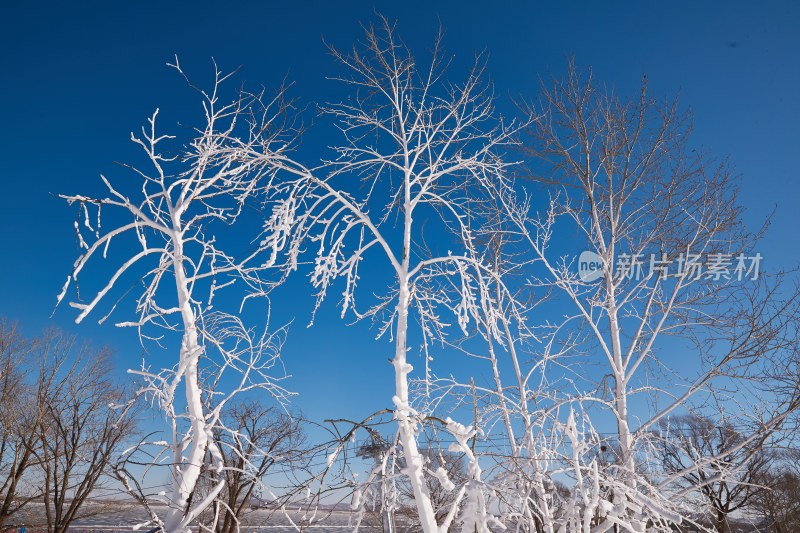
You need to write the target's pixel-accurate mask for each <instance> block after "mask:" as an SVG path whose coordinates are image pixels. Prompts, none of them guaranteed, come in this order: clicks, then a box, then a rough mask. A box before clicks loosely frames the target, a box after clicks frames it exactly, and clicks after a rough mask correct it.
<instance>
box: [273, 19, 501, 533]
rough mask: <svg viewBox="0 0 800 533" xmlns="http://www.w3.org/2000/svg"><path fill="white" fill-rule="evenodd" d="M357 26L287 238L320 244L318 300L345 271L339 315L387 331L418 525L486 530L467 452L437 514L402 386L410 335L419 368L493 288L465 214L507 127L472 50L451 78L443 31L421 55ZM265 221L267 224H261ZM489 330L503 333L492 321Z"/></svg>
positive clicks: (478, 206) (496, 180)
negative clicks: (359, 34)
mask: <svg viewBox="0 0 800 533" xmlns="http://www.w3.org/2000/svg"><path fill="white" fill-rule="evenodd" d="M365 33H366V38H365V41H364V42H363V43H362V44H360V45H357V46H356V47H354V49H353V50H352V52H350V53H343V52H340V51H339V50H337V49H335V48H331V52H332V54H333V56H334V57H335V58H336V60H337V61H338V62H339V63H340V64H341V66H342V68H343V70H344V73H343V74H342V75H341V77H340V78H339V79H340V81H342V82H344V83H345V84H347V86H349V87H350V88H352V89H353V93H352V94H351V96H350V98H349V99H347V100H346V101H344V102H342V103H338V104H328V105H325V106H323V108H322V110H323V112H324V114H325V115H327V116H328V117H332V118H333V119H335V121H336V123H337V126H338V128H339V130H340V132H341V135H342V137H343V141H342V142H341V143H340V144H338V145H336V148H335V150H336V157H335V158H334V159H332V160H330V161H328V162H327V164H326V165H325V167H323V169H322V170H320V171H318V172H317V174H316V175H314V176H311V175H309V176H307V177H304V178H302V179H301V180H299V181H298V182H297V183H296V186H295V190H296V191H297V192H296V194H292V195H291V196H289V198H288V199H287V200H286V203H285V207H284V208H283V209H282V211H283V212H285V213H291V215H290V216H287V218H290V219H291V221H292V223H293V226H294V231H293V236H292V244H291V245H290V251H291V254H292V257H294V258H295V261H297V260H298V259H296V258H298V257H302V255H301V254H302V253H303V252H304V251H306V248H307V247H311V246H313V248H314V249H315V252H316V255H315V258H314V268H313V272H312V274H311V282H312V284H313V286H314V287H315V289H316V290H317V293H316V296H317V306H319V305H320V303H321V302H322V300H323V299H324V298H326V296H327V295H328V291H329V289H331V287H332V286H333V284H334V282H336V281H337V280H341V281H342V284H343V285H344V287H343V290H342V293H341V294H342V300H341V302H340V305H341V313H342V317H345V316H347V315H348V313H351V314H352V315H353V316H354V317H355V318H356V319H365V318H367V319H372V320H373V321H375V322H377V323H378V324H379V326H378V329H379V336H382V335H390V336H392V337H393V341H394V356H393V358H391V364H392V368H393V370H394V376H395V387H394V391H393V395H392V401H393V404H394V418H395V420H396V423H397V428H398V434H399V443H400V447H401V450H400V453H401V454H402V459H403V464H404V465H405V466H404V467H403V474H404V475H405V476H407V478H408V483H409V485H410V487H411V489H412V491H413V494H414V502H415V505H416V508H417V512H418V515H419V520H420V522H421V526H422V529H423V530H424V531H425V532H426V533H438V532H440V531H445V530H447V528H448V527H449V526H450V525H451V524H453V523H454V521H455V520H458V521H459V522H461V523H462V524H465V525H464V527H465V528H466V529H467V530H469V531H472V530H473V526H474V525H478V526H479V529H480V530H481V531H485V524H486V523H487V521H488V520H490V519H491V516H490V513H489V511H488V506H482V504H483V503H484V499H483V497H482V495H481V494H480V492H481V490H482V487H483V486H482V484H481V480H480V469H479V468H478V467H477V460H472V459H475V458H472V459H471V460H470V461H471V464H470V467H469V472H470V475H471V476H472V478H471V480H470V481H469V482H468V483H467V484H466V485H465V487H462V490H461V494H460V495H459V499H461V498H462V497H463V498H466V500H468V501H469V502H470V503H469V504H467V505H465V506H464V508H465V509H466V513H465V514H464V515H463V516H461V517H458V518H457V517H455V516H454V514H453V513H450V514H449V515H447V516H446V517H445V518H444V519H443V520H442V521H441V523H439V522H438V521H437V519H436V513H435V510H434V509H433V506H432V505H431V499H430V494H429V490H428V485H427V484H426V482H425V477H426V476H428V475H432V474H431V473H429V472H428V471H427V467H426V464H425V455H424V454H423V453H422V452H421V451H420V444H419V443H418V439H417V435H418V430H419V426H420V424H421V423H422V422H423V420H424V419H425V416H426V414H425V413H424V412H420V411H417V410H415V409H414V408H413V407H412V405H411V403H412V399H411V398H410V396H409V379H410V378H409V376H411V375H412V372H413V366H412V365H411V364H410V363H409V360H408V352H409V335H413V336H415V338H418V339H419V340H420V343H421V344H422V346H423V349H422V352H423V354H422V359H421V360H422V361H423V362H424V366H425V369H424V373H422V371H419V374H417V375H419V376H421V377H422V379H425V378H426V377H428V376H429V375H430V374H429V372H430V362H431V361H432V359H433V357H432V354H431V353H429V351H428V347H429V346H430V342H431V341H432V340H433V339H442V338H444V336H445V335H446V331H447V326H448V322H449V321H450V320H451V319H450V318H448V317H447V316H445V315H451V316H453V317H454V320H455V321H456V322H457V323H458V325H459V326H460V327H461V328H462V329H463V330H464V331H466V330H467V325H468V323H469V322H470V321H472V320H474V319H475V317H476V316H477V315H478V314H480V313H481V312H482V311H481V309H482V307H484V306H490V305H491V300H492V298H493V295H491V294H488V293H482V292H481V291H480V290H479V289H480V287H479V285H478V284H477V283H476V281H475V279H476V276H484V277H492V276H493V275H494V270H493V269H492V267H491V265H490V263H489V262H488V261H487V260H486V259H485V258H484V256H483V252H482V243H481V242H479V241H476V239H474V238H473V228H474V227H476V226H479V225H480V224H481V220H482V218H481V217H483V216H484V212H483V209H482V204H483V203H484V202H486V201H488V200H489V199H490V196H489V195H488V193H489V192H490V191H492V192H496V191H499V190H503V183H504V181H505V178H504V171H505V169H506V167H507V165H508V164H507V163H506V162H504V160H503V159H502V158H501V154H502V152H503V151H504V149H505V147H506V146H507V145H508V144H509V143H510V142H511V135H512V133H513V132H514V131H515V130H514V127H513V125H508V124H505V123H504V122H503V121H502V119H501V118H498V117H497V116H496V112H495V111H494V109H493V95H492V93H491V85H490V84H488V83H487V82H486V81H485V80H484V79H483V78H484V72H483V70H484V58H481V57H479V58H477V59H476V62H475V64H474V66H473V67H472V69H471V71H470V72H469V73H468V75H467V76H466V78H465V79H463V80H462V81H461V82H460V83H451V82H449V81H447V79H446V78H445V77H444V73H445V70H446V67H447V66H448V63H449V60H448V59H447V58H445V57H444V56H443V55H442V51H441V49H440V47H439V41H438V40H437V43H436V46H435V48H434V51H433V56H432V58H431V60H430V63H429V64H428V65H427V66H425V67H421V66H420V65H419V64H418V63H417V62H416V60H415V59H414V57H413V56H412V54H411V53H410V51H409V50H408V49H407V48H406V47H405V46H404V45H403V44H402V43H401V42H400V41H399V40H398V38H397V36H396V33H395V29H394V27H393V26H392V25H391V24H390V23H389V22H388V21H387V20H385V19H382V23H381V24H380V27H378V28H375V27H372V26H370V27H368V28H366V32H365ZM359 182H360V184H361V186H360V187H358V186H357V185H359ZM268 232H269V233H274V229H273V228H272V227H271V226H269V225H268ZM362 264H367V265H369V272H370V275H369V278H370V279H369V281H365V280H363V279H362V278H361V276H360V274H361V269H363V268H365V267H362ZM376 280H377V281H376ZM365 284H366V285H367V286H368V287H369V289H371V290H373V291H374V293H375V294H376V295H377V300H375V301H372V302H369V303H368V304H367V305H366V306H365V308H363V309H362V308H360V307H359V304H361V301H362V298H363V296H362V297H357V296H358V294H359V293H360V292H361V291H359V290H358V289H359V287H360V286H361V285H365ZM501 287H502V284H501ZM364 292H366V290H365V291H364ZM412 314H415V316H416V318H417V320H418V323H419V328H418V329H416V330H415V329H414V328H413V327H411V325H410V320H409V319H410V316H411V315H412ZM458 334H461V333H460V332H459V333H458ZM490 334H499V332H497V331H496V330H495V328H494V324H493V325H492V328H491V331H490ZM443 429H446V431H449V432H450V433H451V434H452V437H453V438H455V439H456V440H457V441H458V442H461V443H462V444H463V442H465V441H466V440H467V439H469V438H471V437H472V436H473V434H474V431H475V429H474V428H473V427H472V426H468V427H465V426H463V425H461V424H459V423H457V422H452V421H451V422H450V423H448V424H447V426H446V428H443ZM462 447H463V446H462ZM462 451H464V452H468V451H469V448H465V449H464V450H462ZM458 506H459V502H458V501H456V502H455V504H454V508H457V507H458Z"/></svg>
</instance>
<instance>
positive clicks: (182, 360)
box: [58, 59, 302, 533]
mask: <svg viewBox="0 0 800 533" xmlns="http://www.w3.org/2000/svg"><path fill="white" fill-rule="evenodd" d="M172 66H173V67H174V68H175V69H176V70H177V71H178V72H179V73H180V74H181V75H183V71H182V70H181V67H180V65H179V64H178V62H177V59H176V61H175V64H174V65H172ZM214 75H215V77H214V84H213V86H212V88H211V90H210V91H205V90H202V89H200V88H196V87H195V86H194V85H191V83H189V85H190V86H191V87H192V88H194V89H196V92H197V95H198V98H199V100H200V103H201V104H202V110H203V115H204V116H203V120H202V122H201V124H200V125H199V126H197V127H195V128H191V129H189V130H188V133H189V136H190V138H189V139H188V140H186V141H185V142H182V141H180V140H178V138H177V137H176V136H172V135H168V134H162V133H160V132H159V128H158V127H157V121H156V119H157V116H158V111H156V112H155V113H154V114H153V116H152V117H151V118H150V119H149V121H148V125H147V127H145V128H142V132H141V134H140V135H138V136H137V135H134V134H132V135H131V139H132V141H133V142H134V143H136V144H137V145H139V146H140V147H141V148H142V149H143V150H144V152H145V156H146V160H147V161H148V165H149V168H144V167H133V166H130V167H128V168H129V169H130V170H131V171H132V173H133V175H134V176H136V178H135V179H136V185H135V186H134V187H133V188H128V187H122V186H120V187H119V188H118V187H116V186H114V185H112V184H111V182H110V181H109V180H107V179H106V178H105V177H103V183H104V184H105V186H106V189H107V194H108V195H107V196H97V197H88V196H82V195H70V196H62V197H63V198H64V199H65V200H66V201H67V202H69V203H70V204H72V205H76V206H77V208H78V220H77V221H76V222H75V228H76V235H77V241H78V245H79V246H80V248H81V249H82V254H81V255H80V257H79V258H78V259H77V261H76V262H75V265H74V269H73V271H72V273H71V275H70V276H69V277H68V279H67V283H66V284H65V285H64V288H63V290H62V292H61V294H60V295H59V297H58V301H59V302H60V301H61V300H62V299H63V298H65V296H66V295H67V293H68V291H69V289H70V287H71V286H73V285H74V286H75V287H76V288H77V280H78V277H79V276H80V275H81V274H82V273H83V272H84V270H85V269H86V268H90V266H91V265H93V264H95V263H101V262H102V260H103V259H106V258H107V257H108V256H107V251H108V249H109V246H111V245H112V241H113V242H114V246H117V245H120V246H123V247H124V248H123V249H124V250H125V251H124V253H123V254H122V257H121V259H119V262H118V263H116V264H115V265H114V267H112V268H111V269H110V272H104V271H101V272H102V273H101V274H100V275H98V276H94V277H93V279H94V280H96V279H105V280H106V281H105V282H104V283H103V284H101V285H99V286H98V287H96V288H93V290H94V293H93V294H92V296H91V298H90V300H89V301H86V302H83V301H81V299H80V294H76V296H77V301H73V302H71V303H70V305H71V306H72V307H75V308H76V309H78V310H79V316H78V318H77V319H76V322H80V321H82V320H83V319H84V318H85V317H86V316H87V315H89V313H91V312H93V311H95V309H97V307H98V306H99V305H101V302H106V301H107V300H108V298H111V297H113V296H112V295H113V294H114V293H116V294H117V295H118V296H119V298H120V300H124V299H125V296H129V295H132V298H133V299H134V300H135V310H134V313H135V316H136V318H135V319H133V320H125V321H122V322H119V323H118V324H117V326H120V327H134V328H138V330H139V333H140V338H141V339H142V341H143V342H145V344H147V346H148V349H149V350H150V351H157V350H158V349H159V348H160V347H161V346H166V345H170V346H172V348H173V352H174V356H173V357H167V358H166V359H165V360H164V361H163V362H160V361H156V360H155V359H154V358H153V359H150V358H148V359H146V360H145V362H144V363H143V365H142V368H141V369H139V370H136V371H134V373H135V374H137V375H138V377H139V379H141V380H142V382H143V386H142V388H141V389H140V395H141V396H143V397H146V398H147V399H148V401H150V402H152V403H153V404H155V405H156V406H157V407H158V408H159V409H161V411H162V412H163V413H164V416H165V418H166V421H167V425H168V427H167V429H166V432H165V433H166V434H167V435H168V437H167V440H161V439H159V440H151V441H145V442H142V443H141V445H140V446H138V447H136V448H135V450H134V451H132V452H131V454H132V455H135V454H136V453H139V452H140V453H139V457H140V458H141V457H144V456H146V455H149V456H150V459H151V460H152V462H153V465H152V468H154V469H155V471H158V470H159V467H158V465H161V464H162V463H161V459H162V457H164V456H169V457H170V460H169V462H167V463H166V466H165V468H167V469H168V470H169V475H168V477H169V480H170V481H169V488H168V490H166V491H165V493H164V494H163V495H159V494H158V493H157V492H156V493H152V494H151V493H149V492H146V491H144V490H142V488H143V487H144V486H146V485H148V484H147V483H146V482H145V483H144V484H142V480H141V479H136V478H135V477H134V476H131V475H128V473H127V471H126V469H125V465H126V464H127V462H126V461H134V462H135V461H136V460H137V459H131V458H126V459H125V460H124V461H123V462H121V463H120V464H119V466H120V470H119V479H120V481H121V482H122V483H123V484H125V485H126V486H127V488H128V490H129V491H130V493H131V494H132V495H134V496H135V497H136V498H137V499H138V500H139V501H140V502H141V503H142V504H143V505H144V506H145V508H146V509H147V510H148V511H149V515H150V519H151V520H152V522H153V523H154V524H156V525H157V526H158V527H160V528H161V529H163V530H164V531H166V532H168V533H177V532H187V531H188V529H187V528H188V527H189V524H191V523H193V522H194V521H195V519H196V518H197V517H198V516H199V515H200V513H202V512H203V510H204V509H206V508H207V507H209V506H210V505H211V504H212V503H213V501H214V499H215V498H216V497H217V495H218V494H220V493H221V491H222V490H223V489H224V487H225V480H224V478H223V477H222V476H221V475H222V473H223V472H224V459H223V456H222V453H221V450H220V449H219V446H218V445H217V444H216V443H215V442H214V439H213V435H214V431H215V429H216V428H218V426H219V424H221V423H222V422H221V410H222V409H224V407H225V405H226V403H227V402H228V401H229V400H231V399H232V398H233V397H234V396H235V395H236V394H238V393H242V392H246V391H248V390H253V389H261V390H263V391H265V392H267V393H269V394H272V395H274V396H277V397H285V396H286V395H287V391H286V390H284V389H283V387H281V386H280V384H279V381H280V379H281V378H282V376H280V375H277V376H273V375H271V372H272V370H273V369H274V365H275V362H276V361H277V358H278V356H279V348H280V344H281V342H282V335H283V333H284V332H283V331H282V330H279V331H278V332H272V333H270V332H266V331H265V332H264V333H263V334H261V333H258V332H256V331H255V330H254V329H253V328H252V327H249V326H245V325H244V324H243V323H242V321H241V320H240V319H239V318H238V316H236V315H235V314H234V313H238V312H240V311H241V306H242V305H244V302H245V301H246V300H248V298H251V297H256V296H264V295H266V293H267V292H268V291H269V289H270V288H271V287H272V286H274V283H275V280H274V279H271V278H270V277H269V276H264V275H263V273H264V272H265V271H266V270H267V269H269V267H270V266H272V265H274V263H275V261H276V254H277V252H278V250H279V249H280V246H281V242H282V241H281V238H280V235H281V231H280V228H277V229H276V230H275V231H274V232H273V233H272V234H270V235H269V236H267V237H265V239H264V242H263V243H262V244H261V245H260V246H259V245H256V246H251V245H250V244H249V243H248V241H247V239H244V240H243V241H242V239H241V235H236V237H233V236H232V234H231V232H227V233H226V232H224V231H223V230H224V229H225V228H227V227H229V226H231V225H233V224H235V223H236V222H237V220H239V219H240V218H242V217H246V216H247V215H248V214H249V212H250V207H256V208H258V207H259V206H260V205H262V204H261V203H262V202H264V201H265V200H266V198H267V197H268V196H269V194H270V191H272V184H273V182H274V180H276V179H277V175H278V174H279V173H280V171H281V170H286V171H289V172H300V173H302V170H297V168H296V167H295V166H294V165H293V164H292V163H291V161H290V160H289V159H288V157H287V154H288V152H289V151H290V150H291V149H292V147H293V146H294V140H295V136H296V133H297V132H296V130H295V129H294V128H293V124H292V123H291V122H289V121H287V120H286V116H287V115H286V113H285V111H286V110H287V106H288V105H289V104H288V103H287V102H285V101H284V99H283V91H282V90H281V91H278V93H277V94H276V95H274V97H269V96H268V95H266V94H265V93H264V92H262V93H258V94H250V93H246V92H238V93H237V94H236V96H235V97H234V98H233V99H232V100H231V101H230V102H227V103H226V102H225V100H223V85H224V84H225V82H226V80H228V79H229V77H230V75H225V74H223V73H222V72H220V71H219V69H217V68H216V65H215V70H214ZM184 77H185V76H184ZM187 81H188V80H187ZM126 166H127V165H126ZM101 210H102V215H103V216H102V219H103V220H102V221H103V225H102V226H101ZM269 216H270V215H268V217H269ZM109 220H111V223H109ZM270 220H278V223H280V221H281V220H282V219H281V218H280V213H273V214H272V218H271V219H270ZM237 233H238V232H237ZM87 239H88V240H89V243H87ZM110 258H117V256H116V255H114V254H112V255H111V256H110ZM110 258H109V259H110ZM98 266H99V265H98ZM126 278H129V279H130V280H131V281H132V285H131V289H132V292H129V291H124V290H120V285H121V284H123V283H125V281H123V280H124V279H126ZM81 279H83V278H81ZM231 285H234V289H236V288H241V290H240V291H239V292H238V293H237V294H236V296H235V298H236V302H235V303H234V304H233V306H234V309H235V311H234V312H233V313H231V312H226V311H224V310H223V306H221V305H220V303H221V302H226V301H227V302H230V300H225V299H223V298H215V296H216V295H217V294H218V293H219V292H220V291H223V289H224V288H225V287H230V286H231ZM81 288H82V289H85V286H81ZM234 289H229V291H231V292H229V294H230V295H232V294H233V292H236V291H235V290H234ZM84 294H85V293H84ZM119 304H120V302H119V301H117V302H116V303H114V304H113V305H111V306H109V307H110V310H109V311H108V312H107V313H106V314H105V315H104V316H103V317H101V318H100V320H99V322H103V321H104V320H105V319H106V318H107V317H108V316H109V315H110V314H111V313H112V312H114V310H115V309H116V308H117V306H118V305H119ZM265 314H266V313H265ZM147 341H154V342H152V343H148V342H147ZM151 357H153V356H152V354H151ZM203 365H206V368H205V369H204V368H202V366H203ZM233 373H236V374H237V377H235V378H231V377H230V376H231V374H233ZM204 374H205V375H204ZM223 374H224V375H225V377H223ZM229 379H230V380H229ZM219 382H225V383H226V384H228V385H231V388H230V389H227V390H223V389H222V388H221V387H216V386H214V383H219ZM206 394H211V395H212V399H213V403H212V404H208V403H206V404H204V400H205V398H204V395H206ZM207 454H209V456H210V457H211V459H212V462H213V465H214V468H213V470H212V472H214V473H215V475H217V476H219V477H217V478H216V483H215V486H214V488H213V490H212V491H211V492H210V493H209V494H208V495H207V497H206V498H203V499H200V500H194V501H191V502H190V501H189V497H190V495H192V494H193V493H194V486H195V484H196V483H197V482H198V480H199V479H200V474H201V470H202V467H203V464H204V460H205V458H206V455H207ZM132 455H131V456H129V457H132ZM146 472H153V471H152V470H147V471H146ZM152 502H163V503H166V504H167V505H168V506H169V511H168V513H167V514H166V516H165V517H164V518H163V520H162V518H161V517H159V516H158V515H157V514H156V513H154V512H152V508H151V507H150V505H149V503H152Z"/></svg>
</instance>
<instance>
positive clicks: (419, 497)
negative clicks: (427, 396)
mask: <svg viewBox="0 0 800 533" xmlns="http://www.w3.org/2000/svg"><path fill="white" fill-rule="evenodd" d="M404 264H405V261H404ZM399 281H400V291H399V295H398V302H397V338H396V342H395V354H394V360H393V361H392V365H394V373H395V405H396V407H397V410H396V411H395V418H396V419H397V425H398V429H399V431H400V442H401V444H402V445H403V456H404V457H405V460H406V468H405V470H406V471H405V473H406V475H407V476H408V479H409V481H410V483H411V487H412V489H413V490H414V501H415V502H416V505H417V513H418V514H419V520H420V523H421V524H422V529H423V531H424V532H425V533H438V531H439V527H438V525H437V524H436V514H435V513H434V512H433V505H431V498H430V494H429V493H428V486H427V485H426V484H425V478H424V477H423V476H424V474H423V470H424V466H425V465H424V458H423V457H422V455H421V454H420V453H419V449H418V448H417V437H416V434H415V431H414V429H415V428H414V426H416V423H415V422H414V421H413V420H412V419H411V408H410V406H409V403H408V374H409V372H411V369H412V367H411V365H410V364H408V363H407V362H406V352H407V347H406V344H407V340H406V333H407V331H408V303H409V287H408V274H407V273H401V275H400V280H399Z"/></svg>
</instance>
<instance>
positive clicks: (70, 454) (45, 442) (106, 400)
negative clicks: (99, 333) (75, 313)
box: [37, 331, 135, 533]
mask: <svg viewBox="0 0 800 533" xmlns="http://www.w3.org/2000/svg"><path fill="white" fill-rule="evenodd" d="M39 353H40V354H41V355H40V372H39V375H40V377H41V378H42V379H45V380H46V381H47V382H48V383H49V384H50V389H49V392H50V394H49V395H48V396H47V398H46V400H45V401H44V402H43V403H44V406H45V408H46V409H45V413H44V416H43V417H42V420H41V424H40V425H39V430H38V432H37V433H38V437H39V439H40V442H39V443H38V446H37V456H38V461H39V466H40V469H41V476H40V482H41V490H40V492H41V493H42V495H43V503H44V517H45V518H46V520H47V531H48V532H49V533H64V532H65V531H67V528H68V527H69V526H70V524H71V523H72V522H73V521H74V520H76V519H78V518H86V517H88V516H94V515H97V514H101V513H104V512H108V509H107V508H106V507H105V506H102V505H99V506H98V505H91V506H87V505H86V503H87V500H88V498H89V497H90V495H92V494H93V493H94V492H95V491H96V490H97V489H99V488H101V484H102V481H103V480H104V479H106V475H107V474H109V473H110V472H109V465H110V464H112V460H113V459H114V458H115V454H117V453H119V452H120V451H121V449H120V448H121V446H122V445H123V444H124V443H125V440H126V438H128V437H130V436H131V435H132V432H133V430H134V429H135V418H134V416H133V413H132V411H131V410H130V409H129V408H127V406H126V405H125V400H126V398H125V389H124V388H123V387H120V386H119V384H117V383H115V382H114V380H113V374H112V372H113V366H112V360H111V357H112V353H111V351H110V350H109V349H108V348H102V349H99V350H96V349H93V348H92V347H91V346H90V345H89V344H88V343H80V342H78V341H77V340H76V339H75V338H74V337H71V336H69V335H65V334H63V333H60V332H57V331H53V332H50V333H49V334H47V335H46V336H45V337H44V338H43V339H42V341H41V347H40V349H39Z"/></svg>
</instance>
